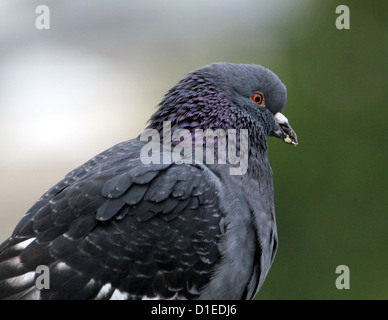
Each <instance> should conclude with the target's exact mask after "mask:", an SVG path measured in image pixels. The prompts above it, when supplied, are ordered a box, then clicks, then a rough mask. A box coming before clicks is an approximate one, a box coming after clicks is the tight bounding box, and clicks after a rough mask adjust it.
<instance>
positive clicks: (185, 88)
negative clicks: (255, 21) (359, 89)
mask: <svg viewBox="0 0 388 320" xmlns="http://www.w3.org/2000/svg"><path fill="white" fill-rule="evenodd" d="M286 100H287V89H286V87H285V85H284V84H283V83H282V82H281V81H280V79H279V78H278V77H277V76H276V75H275V74H274V73H273V72H272V71H270V70H268V69H266V68H264V67H262V66H260V65H249V64H232V63H213V64H211V65H208V66H205V67H203V68H201V69H198V70H195V71H193V72H191V73H189V74H188V75H187V76H186V77H185V78H183V79H182V80H181V81H180V82H179V83H178V84H177V85H175V86H174V87H173V88H172V89H170V90H169V91H168V92H167V94H166V96H165V98H164V99H163V100H162V102H161V103H160V107H159V109H158V111H157V112H156V113H155V114H154V115H153V116H152V117H151V120H150V121H151V125H150V127H154V128H156V129H158V127H160V126H161V124H162V121H171V123H172V126H173V128H188V129H195V128H201V129H213V130H214V129H218V128H222V129H229V128H234V129H248V131H250V133H251V134H255V133H257V132H258V133H260V135H261V136H262V135H264V136H265V137H267V136H274V137H277V138H280V139H282V140H283V141H284V142H286V143H289V144H292V145H297V144H298V142H297V137H296V134H295V132H294V131H293V130H292V128H291V126H290V125H289V123H288V120H287V118H286V117H285V116H284V115H283V114H282V111H283V108H284V106H285V104H286Z"/></svg>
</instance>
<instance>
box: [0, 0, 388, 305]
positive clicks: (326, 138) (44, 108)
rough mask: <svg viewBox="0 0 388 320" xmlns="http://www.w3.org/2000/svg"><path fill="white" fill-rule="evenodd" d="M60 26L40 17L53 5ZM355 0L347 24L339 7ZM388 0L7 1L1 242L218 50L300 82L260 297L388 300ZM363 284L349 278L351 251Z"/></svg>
mask: <svg viewBox="0 0 388 320" xmlns="http://www.w3.org/2000/svg"><path fill="white" fill-rule="evenodd" d="M41 4H44V5H47V6H48V8H49V9H50V29H49V30H38V29H37V28H36V26H35V21H36V19H37V18H38V16H39V14H37V13H36V12H35V10H36V8H37V6H38V5H41ZM340 4H345V5H348V6H349V9H350V30H338V29H336V27H335V20H336V18H337V17H338V15H337V14H336V13H335V9H336V7H337V6H338V5H340ZM387 13H388V4H387V2H385V1H368V2H367V1H334V0H333V1H326V0H319V1H307V0H288V1H281V0H276V1H265V0H257V1H253V0H240V1H231V0H225V1H211V0H206V1H204V0H199V1H195V2H194V1H172V0H167V1H156V0H148V1H124V0H121V1H107V0H105V1H102V0H94V1H91V0H84V1H76V0H67V1H58V0H55V1H54V0H46V1H35V0H19V1H15V0H3V1H1V4H0V15H1V18H0V152H1V157H0V177H1V179H0V242H1V241H3V240H5V239H6V238H7V237H8V236H9V235H10V234H11V232H12V230H13V228H14V226H15V225H16V223H17V222H18V221H19V220H20V218H21V217H22V216H23V214H24V213H25V212H26V211H27V210H28V209H29V208H30V206H32V205H33V204H34V203H35V201H36V200H37V199H38V198H39V197H40V196H41V195H42V194H43V193H44V192H45V191H46V190H47V189H49V188H50V187H51V186H52V185H54V184H55V183H56V182H58V181H59V180H60V179H62V177H63V176H64V175H65V174H66V173H67V172H69V171H71V170H72V169H74V168H75V167H77V166H78V165H81V164H82V163H84V162H85V161H87V160H88V159H89V158H91V157H92V156H94V155H96V154H97V153H99V152H101V151H103V150H105V149H107V148H108V147H110V146H112V145H113V144H116V143H118V142H121V141H124V140H127V139H131V138H133V137H135V136H137V134H139V133H140V132H141V131H142V129H143V128H144V127H145V125H146V121H147V120H148V118H149V117H150V115H151V114H152V113H153V112H154V110H155V106H156V105H157V104H158V102H159V101H160V100H161V98H162V97H163V95H164V93H165V92H166V91H167V90H168V89H169V88H170V87H171V86H172V85H174V84H175V83H176V82H177V81H178V80H180V78H181V77H182V76H183V75H184V74H186V73H188V72H190V71H192V70H194V69H196V68H199V67H202V66H203V65H206V64H209V63H212V62H219V61H224V62H234V63H254V64H262V65H264V66H266V67H267V68H269V69H271V70H272V71H274V72H275V73H276V74H277V75H278V76H279V77H280V78H281V79H282V81H283V82H284V83H285V84H286V86H287V88H288V96H289V98H288V103H287V106H286V108H285V110H284V113H285V115H286V116H287V117H288V119H289V120H290V123H291V125H292V127H293V128H294V129H295V131H296V132H297V134H298V137H299V140H300V144H299V146H298V147H297V148H292V147H290V146H288V145H286V144H283V143H281V142H280V141H278V140H276V141H275V140H271V139H270V142H269V146H270V149H269V154H270V159H271V164H272V168H273V171H274V182H275V202H276V211H277V222H278V232H279V250H278V254H277V257H276V259H275V262H274V265H273V267H272V269H271V271H270V273H269V275H268V278H267V280H266V282H265V284H264V286H263V288H262V290H261V292H260V293H259V294H258V296H257V298H258V299H387V298H388V289H387V287H388V276H387V270H388V257H387V254H388V245H387V244H388V239H387V238H388V236H387V227H388V220H387V209H388V201H387V200H388V199H387V198H388V197H387V196H388V195H387V193H388V188H387V163H388V161H387V160H388V150H387V141H386V137H387V120H386V119H387V116H388V110H387V102H388V99H387V98H388V97H387V73H388V72H387V71H388V70H387V66H388V64H387V56H388V49H387V35H388V23H387V19H386V16H387ZM342 264H344V265H347V266H348V267H349V268H350V275H351V276H350V290H338V289H337V288H336V286H335V280H336V278H337V276H338V274H335V269H336V267H337V266H338V265H342Z"/></svg>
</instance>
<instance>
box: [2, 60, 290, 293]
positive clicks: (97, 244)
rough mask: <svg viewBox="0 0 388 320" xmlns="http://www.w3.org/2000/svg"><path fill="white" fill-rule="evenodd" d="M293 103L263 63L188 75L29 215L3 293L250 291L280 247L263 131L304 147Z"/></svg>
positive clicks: (8, 243)
mask: <svg viewBox="0 0 388 320" xmlns="http://www.w3.org/2000/svg"><path fill="white" fill-rule="evenodd" d="M286 100H287V90H286V87H285V85H284V84H283V83H282V82H281V81H280V79H279V78H278V77H277V76H276V75H275V74H274V73H273V72H272V71H270V70H268V69H266V68H265V67H263V66H261V65H249V64H232V63H212V64H210V65H207V66H204V67H202V68H199V69H197V70H195V71H192V72H190V73H188V74H187V75H186V76H184V77H183V79H182V80H180V81H179V82H178V83H177V84H176V85H175V86H174V87H173V88H171V89H170V90H169V91H168V92H167V93H166V95H165V96H164V98H163V99H162V101H161V102H160V103H159V105H158V106H157V109H156V111H155V113H154V114H153V115H152V116H151V118H150V120H149V122H148V125H147V127H146V128H145V130H144V132H143V133H142V134H140V135H139V136H138V137H136V138H134V139H131V140H128V141H125V142H122V143H119V144H117V145H115V146H113V147H112V148H110V149H108V150H106V151H104V152H102V153H100V154H99V155H97V156H95V157H94V158H92V159H91V160H89V161H87V162H86V163H85V164H83V165H81V166H80V167H78V168H76V169H75V170H73V171H71V172H70V173H69V174H67V175H66V176H65V178H64V179H63V180H62V181H60V182H59V183H58V184H56V185H55V186H53V187H52V188H51V189H50V190H48V191H47V192H46V193H45V194H44V195H43V196H42V197H41V198H40V199H39V200H38V201H37V202H36V203H35V204H34V205H33V206H32V208H31V209H30V210H29V211H28V212H27V213H26V214H25V215H24V217H23V218H22V219H21V220H20V222H19V223H18V224H17V225H16V227H15V229H14V231H13V233H12V235H11V236H10V237H9V238H8V239H6V240H5V241H4V242H3V243H2V244H1V245H0V299H11V300H16V299H23V300H62V299H65V300H67V299H74V300H93V299H94V300H109V299H111V300H119V299H121V300H140V299H143V300H150V299H158V300H169V299H206V300H218V299H233V300H237V299H253V298H254V297H255V295H256V294H257V293H258V291H259V290H260V288H261V286H262V285H263V282H264V279H265V278H266V276H267V274H268V271H269V269H270V267H271V265H272V262H273V260H274V257H275V254H276V251H277V243H278V236H277V229H276V220H275V209H274V195H273V181H272V170H271V167H270V164H269V160H268V156H267V138H268V137H270V136H272V137H276V138H279V139H281V140H283V141H284V142H286V143H287V144H290V145H297V136H296V134H295V132H294V131H293V129H292V128H291V126H290V124H289V122H288V120H287V118H286V117H285V116H284V115H283V114H282V111H283V108H284V106H285V104H286ZM207 143H208V144H209V145H210V147H209V148H207V147H208V145H207ZM190 150H191V152H190ZM193 150H194V151H193ZM204 150H205V151H204ZM201 152H202V157H201V156H200V155H201Z"/></svg>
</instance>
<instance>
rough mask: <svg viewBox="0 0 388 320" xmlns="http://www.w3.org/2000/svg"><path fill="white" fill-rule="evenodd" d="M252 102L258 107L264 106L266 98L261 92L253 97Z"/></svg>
mask: <svg viewBox="0 0 388 320" xmlns="http://www.w3.org/2000/svg"><path fill="white" fill-rule="evenodd" d="M252 100H253V102H254V103H256V104H257V105H259V106H262V105H263V102H264V96H263V95H262V94H261V93H260V92H255V93H254V94H253V95H252Z"/></svg>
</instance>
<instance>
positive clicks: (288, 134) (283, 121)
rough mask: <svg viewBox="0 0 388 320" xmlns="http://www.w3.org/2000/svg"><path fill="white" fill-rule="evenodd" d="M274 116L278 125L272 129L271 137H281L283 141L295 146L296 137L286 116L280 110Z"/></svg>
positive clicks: (296, 142)
mask: <svg viewBox="0 0 388 320" xmlns="http://www.w3.org/2000/svg"><path fill="white" fill-rule="evenodd" d="M274 118H275V121H276V123H277V124H278V126H277V129H275V130H273V131H272V132H271V134H270V135H271V136H272V137H276V138H280V139H282V140H283V141H284V142H285V143H289V144H292V145H294V146H296V145H297V144H298V139H297V137H296V134H295V131H294V130H292V128H291V126H290V125H289V123H288V120H287V118H286V117H285V116H284V115H283V114H282V113H280V112H278V113H276V114H275V115H274Z"/></svg>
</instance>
